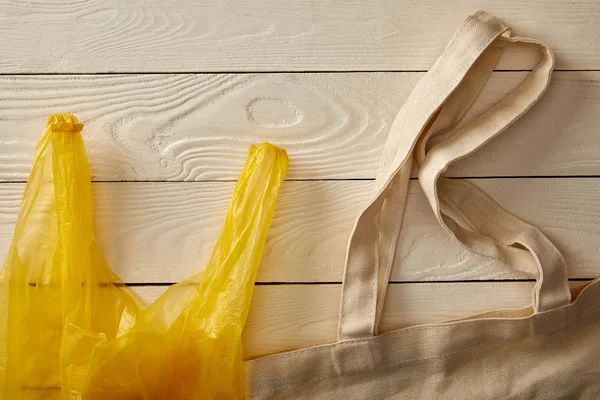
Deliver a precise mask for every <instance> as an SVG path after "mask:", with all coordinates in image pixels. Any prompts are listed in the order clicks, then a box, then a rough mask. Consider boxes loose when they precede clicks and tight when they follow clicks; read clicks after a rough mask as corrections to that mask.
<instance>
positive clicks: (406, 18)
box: [0, 0, 600, 73]
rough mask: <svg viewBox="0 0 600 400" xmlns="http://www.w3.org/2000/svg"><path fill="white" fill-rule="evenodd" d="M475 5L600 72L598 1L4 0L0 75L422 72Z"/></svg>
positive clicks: (511, 63)
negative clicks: (175, 72) (155, 72)
mask: <svg viewBox="0 0 600 400" xmlns="http://www.w3.org/2000/svg"><path fill="white" fill-rule="evenodd" d="M479 9H484V10H486V11H489V12H491V13H494V14H496V15H497V16H499V17H500V18H502V19H503V20H504V21H505V22H507V23H508V24H510V25H513V26H515V27H516V28H517V32H518V33H519V34H521V35H524V36H527V35H531V36H533V37H535V38H538V39H542V40H545V41H547V42H548V43H549V44H550V45H551V46H552V48H553V49H554V50H555V51H556V52H557V53H558V55H559V56H558V58H557V67H558V68H562V69H574V68H575V69H582V68H599V67H600V50H598V46H597V43H598V40H599V38H600V33H599V32H598V29H597V24H598V19H599V18H600V3H598V2H597V1H596V0H574V1H569V2H562V1H545V0H531V1H526V2H523V1H521V0H507V1H501V2H499V1H494V0H465V1H459V2H457V1H450V0H424V1H418V2H413V1H397V0H368V1H354V0H344V1H334V0H326V1H309V0H285V1H277V2H273V1H270V0H253V1H246V0H236V1H221V0H210V1H202V2H198V1H182V0H130V1H120V0H109V1H106V0H102V1H100V0H86V1H74V0H69V1H57V0H50V1H33V0H25V1H18V2H17V1H9V0H3V1H1V2H0V20H1V21H2V23H1V24H0V27H1V28H0V36H1V38H2V46H0V60H1V61H0V72H9V73H31V72H33V73H39V72H78V73H81V72H111V71H115V72H154V71H163V72H165V71H190V72H195V71H282V70H283V71H291V70H297V71H308V70H312V71H315V70H317V71H340V70H344V71H348V70H350V71H356V70H363V71H364V70H415V69H417V70H423V69H427V68H429V67H430V66H431V64H432V63H433V61H434V60H435V59H436V58H437V57H438V55H439V54H440V53H441V51H442V50H443V48H444V46H445V45H446V44H447V43H448V41H449V39H450V37H451V35H452V33H453V32H454V30H455V29H456V27H457V26H458V24H459V23H460V22H461V21H462V20H463V19H464V18H465V17H466V16H467V15H469V14H473V13H474V12H475V11H477V10H479ZM529 65H530V64H528V63H527V60H526V59H523V57H519V56H518V55H515V54H514V55H512V57H508V58H507V59H506V61H505V62H503V63H502V65H501V66H500V67H501V68H517V69H521V68H524V67H527V66H529Z"/></svg>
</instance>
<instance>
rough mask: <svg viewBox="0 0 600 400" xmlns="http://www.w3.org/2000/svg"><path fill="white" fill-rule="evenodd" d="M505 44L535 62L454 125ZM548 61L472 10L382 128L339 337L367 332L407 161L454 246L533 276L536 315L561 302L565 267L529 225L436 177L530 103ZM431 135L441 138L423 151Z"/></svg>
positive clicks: (544, 81)
mask: <svg viewBox="0 0 600 400" xmlns="http://www.w3.org/2000/svg"><path fill="white" fill-rule="evenodd" d="M507 46H525V47H528V48H534V49H536V50H538V51H539V52H540V56H541V58H540V61H539V63H538V65H537V66H536V67H535V68H534V69H533V71H532V72H531V73H530V74H529V76H528V77H527V78H526V79H525V80H524V81H523V82H522V83H521V84H520V85H519V87H517V88H516V89H515V90H514V91H513V92H512V93H510V94H509V95H508V96H507V97H506V98H505V99H503V100H502V101H500V102H499V103H498V104H496V105H494V106H492V107H491V108H490V109H489V110H487V111H486V112H484V113H483V114H481V115H480V116H479V117H477V118H476V119H475V120H473V121H472V122H470V123H469V124H467V125H466V126H464V127H458V128H457V125H458V123H459V122H460V121H461V119H462V118H463V117H464V115H465V114H466V113H467V111H468V110H469V109H470V108H471V106H472V105H473V103H474V102H475V100H476V99H477V98H478V96H479V94H480V92H481V91H482V89H483V87H484V86H485V83H486V82H487V81H488V79H489V78H490V76H491V74H492V72H493V70H494V68H495V66H496V65H497V63H498V61H499V60H500V57H501V54H502V49H503V48H504V47H507ZM553 63H554V58H553V55H552V52H551V50H550V49H549V48H548V46H547V45H545V44H544V43H542V42H539V41H537V40H532V39H524V38H520V37H512V36H510V32H509V30H508V27H507V26H506V25H505V24H504V23H503V22H502V21H500V20H499V19H497V18H496V17H494V16H492V15H490V14H487V13H484V12H479V13H477V14H475V15H473V16H471V17H469V18H467V19H466V20H465V21H464V22H463V24H462V25H461V26H460V27H459V29H458V30H457V31H456V33H455V34H454V37H453V38H452V40H451V41H450V43H449V44H448V46H447V47H446V49H445V51H444V53H443V54H442V55H441V56H440V58H438V60H437V61H436V62H435V64H434V65H433V66H432V68H431V69H430V70H429V71H428V72H427V73H426V74H425V75H424V77H423V78H422V79H421V80H420V81H419V83H418V84H417V85H416V87H415V89H414V90H413V92H412V93H411V95H410V96H409V98H408V99H407V101H406V102H405V104H404V106H403V107H402V109H401V110H400V112H399V113H398V115H397V116H396V119H395V120H394V123H393V124H392V127H391V129H390V134H389V136H388V140H387V141H386V144H385V146H384V151H383V155H382V159H381V164H380V168H379V171H378V174H377V179H376V184H375V194H374V197H373V199H372V201H371V202H370V203H369V204H368V205H367V207H366V208H365V209H364V211H363V212H362V213H361V215H360V216H359V217H358V219H357V221H356V224H355V226H354V230H353V232H352V236H351V238H350V242H349V247H348V253H347V259H346V269H345V272H344V284H343V287H342V303H341V310H340V325H339V332H338V338H339V339H340V340H349V339H356V338H362V337H370V336H373V335H376V334H377V325H378V322H379V318H380V315H381V310H382V307H383V301H384V298H385V293H386V289H387V284H388V280H389V274H390V271H391V267H392V264H393V259H394V255H395V250H396V244H397V241H398V236H399V234H400V228H401V225H402V217H403V214H404V208H405V204H406V196H407V190H408V183H409V179H410V172H411V168H412V165H413V162H414V163H416V164H417V165H418V166H420V169H419V182H420V184H421V187H422V189H423V191H424V192H425V195H426V197H427V199H428V201H429V203H430V204H431V206H432V209H433V211H434V213H435V215H436V217H437V218H438V220H439V222H440V224H441V225H442V226H443V227H444V228H445V229H446V230H447V231H448V232H449V233H450V234H451V235H452V236H453V237H454V238H455V239H457V241H458V242H459V243H460V244H461V245H462V246H464V247H466V248H467V249H469V250H470V251H473V252H475V253H479V254H481V255H483V256H485V257H490V258H494V259H498V260H501V261H503V262H504V263H506V264H508V265H510V266H511V267H513V268H514V269H516V270H519V271H522V272H525V273H529V274H531V276H532V277H536V280H537V284H536V286H535V288H534V292H533V307H534V310H535V311H536V312H541V311H546V310H550V309H553V308H556V307H559V306H562V305H565V304H568V303H569V302H570V301H571V295H570V291H569V287H568V280H567V274H566V265H565V261H564V259H563V257H562V256H561V255H560V253H559V252H558V250H557V249H556V248H555V247H554V245H552V243H551V242H550V241H549V240H548V239H547V238H546V237H545V236H544V235H543V234H542V233H541V232H540V231H539V230H538V229H536V228H535V227H533V226H531V225H529V224H528V223H526V222H524V221H522V220H520V219H519V218H517V217H516V216H514V215H512V214H510V213H509V212H508V211H506V210H504V209H502V208H501V207H500V206H499V205H497V204H496V203H495V202H494V201H493V200H492V199H490V198H489V197H488V196H487V195H485V194H484V193H482V192H481V191H480V190H479V189H477V188H476V187H475V186H473V185H470V184H469V183H467V182H464V181H459V180H450V179H445V178H441V177H440V176H441V174H442V173H443V172H444V171H445V170H446V169H447V167H448V166H449V165H450V164H451V163H452V162H454V161H457V160H459V159H461V158H464V157H466V156H467V155H469V154H471V153H472V152H474V151H476V150H477V149H479V148H480V147H481V146H483V145H484V144H485V143H487V142H489V141H490V140H491V139H492V138H493V137H495V136H496V135H497V134H499V133H500V132H502V131H504V130H505V129H506V128H507V127H508V126H509V125H511V124H512V123H513V122H514V121H516V120H517V119H518V118H519V117H520V116H521V115H523V114H524V113H525V112H526V111H527V110H528V109H529V108H530V107H531V106H532V105H533V104H535V103H536V102H537V100H538V99H539V98H540V96H541V95H542V94H543V92H544V91H545V89H546V87H547V85H548V83H549V79H550V75H551V73H552V68H553ZM432 136H439V137H441V138H443V139H444V140H443V141H441V143H439V144H438V145H436V146H434V147H433V148H432V149H431V150H430V151H427V142H428V140H429V138H430V137H432Z"/></svg>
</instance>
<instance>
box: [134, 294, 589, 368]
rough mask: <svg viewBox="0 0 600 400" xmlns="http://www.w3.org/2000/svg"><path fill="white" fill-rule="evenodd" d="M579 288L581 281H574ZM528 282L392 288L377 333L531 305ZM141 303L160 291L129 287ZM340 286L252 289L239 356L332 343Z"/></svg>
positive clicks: (335, 326)
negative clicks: (250, 304) (242, 353)
mask: <svg viewBox="0 0 600 400" xmlns="http://www.w3.org/2000/svg"><path fill="white" fill-rule="evenodd" d="M577 284H581V282H577ZM532 288H533V282H510V283H508V282H502V283H500V282H491V283H490V282H485V283H475V282H470V283H418V284H392V285H390V287H389V289H388V294H387V298H386V306H385V308H384V311H383V316H382V321H381V330H382V332H386V331H390V330H394V329H399V328H403V327H407V326H412V325H420V324H427V323H433V322H439V321H444V320H449V319H455V318H460V317H465V316H469V315H472V314H478V313H481V312H486V311H492V310H496V309H518V308H523V307H527V306H529V305H530V304H531V291H532ZM132 289H133V290H134V291H135V292H136V293H138V294H139V295H140V296H141V297H142V299H143V300H144V301H145V302H146V303H150V302H152V301H154V299H156V298H157V297H158V296H159V295H160V294H162V293H163V292H164V290H166V288H165V287H156V286H153V287H152V286H145V287H134V288H132ZM340 292H341V285H275V286H257V287H256V288H255V290H254V295H253V298H252V306H251V308H250V314H249V316H248V321H247V323H246V328H245V331H244V337H243V346H244V348H243V349H244V357H245V358H255V357H259V356H261V355H265V354H269V353H276V352H280V351H285V350H291V349H294V348H299V347H306V346H311V345H315V344H319V343H324V342H328V341H331V340H335V338H336V334H337V324H338V315H339V306H340Z"/></svg>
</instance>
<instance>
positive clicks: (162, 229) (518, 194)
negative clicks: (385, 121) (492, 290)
mask: <svg viewBox="0 0 600 400" xmlns="http://www.w3.org/2000/svg"><path fill="white" fill-rule="evenodd" d="M474 183H475V184H477V185H478V186H480V187H481V188H482V189H484V190H485V191H486V192H488V193H489V194H490V195H491V196H492V197H494V198H495V199H496V200H497V201H498V202H499V203H500V204H501V205H502V206H504V207H505V208H507V209H508V210H510V211H513V212H515V213H516V214H517V215H519V216H521V217H523V218H525V219H526V220H529V221H530V222H532V223H534V224H536V225H538V226H539V227H540V228H541V229H542V230H543V231H544V232H545V233H546V234H547V235H548V237H549V238H550V239H551V240H552V241H554V242H555V243H556V245H557V246H558V248H559V249H560V250H561V251H562V252H563V253H564V255H565V257H566V259H567V262H568V264H569V267H570V269H569V275H570V277H572V278H588V277H596V276H600V262H598V259H599V251H598V240H599V236H600V206H599V203H598V198H600V180H599V179H591V178H586V179H478V180H474ZM371 185H372V182H371V181H350V182H346V181H316V182H304V181H302V182H286V183H285V184H284V186H283V189H282V192H281V196H280V199H279V200H280V201H279V203H278V205H277V212H276V215H275V219H274V222H273V225H272V227H271V230H270V231H269V237H268V241H267V246H266V249H265V253H264V257H263V263H262V267H261V269H260V271H259V275H258V280H259V281H261V282H340V281H341V280H342V272H343V266H344V259H345V253H346V247H347V241H348V236H349V234H350V231H351V229H352V225H353V223H354V219H355V217H356V216H357V214H358V212H359V211H360V209H361V207H363V205H364V204H365V203H366V202H367V201H368V198H369V196H370V193H371ZM232 190H233V182H204V183H139V182H138V183H96V184H94V199H95V212H96V214H95V217H96V235H97V238H98V241H99V243H100V245H101V248H102V251H103V254H104V255H105V257H106V259H107V261H108V264H109V265H110V266H111V267H112V268H113V269H114V271H115V272H116V273H117V274H118V275H119V276H120V277H121V278H122V279H124V280H125V281H126V282H177V281H180V280H182V279H184V278H186V277H188V276H189V275H192V274H193V273H195V272H197V271H200V270H202V269H203V266H204V265H205V263H206V262H207V260H208V257H209V255H210V252H211V250H212V246H213V244H214V241H215V240H216V237H217V235H218V232H219V230H220V227H221V224H222V220H223V218H224V215H225V211H226V209H227V206H228V203H229V199H230V196H231V193H232ZM22 191H23V184H1V185H0V255H4V254H6V251H7V249H8V246H9V243H10V239H11V236H12V229H13V226H14V222H15V220H16V215H17V211H18V206H19V200H20V198H21V194H22ZM509 278H527V276H524V275H522V274H519V273H515V272H514V271H512V270H510V269H509V268H508V267H507V266H506V265H503V264H500V263H498V262H490V261H489V260H487V259H484V258H483V257H480V256H475V255H472V254H470V253H468V252H467V251H466V250H464V249H463V248H462V247H461V246H459V245H457V244H456V243H455V242H453V241H451V240H450V238H449V237H448V234H447V233H446V232H445V231H444V230H443V229H442V228H440V227H439V225H438V223H437V221H436V220H435V218H434V217H433V214H432V212H431V210H430V207H429V204H428V203H427V202H426V200H425V198H424V197H423V195H422V193H421V190H420V188H419V186H418V183H417V182H416V181H412V183H411V186H410V190H409V200H408V207H407V212H406V216H405V221H404V224H403V231H402V235H401V238H400V243H399V253H398V256H397V257H396V265H395V268H394V271H393V274H392V279H393V280H395V281H420V280H471V279H509Z"/></svg>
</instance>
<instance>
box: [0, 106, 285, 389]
mask: <svg viewBox="0 0 600 400" xmlns="http://www.w3.org/2000/svg"><path fill="white" fill-rule="evenodd" d="M82 127H83V126H82V125H81V124H79V123H78V121H77V119H76V118H75V116H73V115H55V116H52V117H51V118H50V119H49V121H48V125H47V127H46V130H45V132H44V134H43V136H42V138H41V139H40V142H39V144H38V147H37V150H36V156H35V161H34V165H33V168H32V172H31V175H30V178H29V180H28V182H27V186H26V189H25V194H24V197H23V201H22V204H21V210H20V213H19V217H18V220H17V224H16V228H15V233H14V238H13V242H12V244H11V247H10V249H9V253H8V256H7V258H6V260H5V262H4V266H3V269H2V271H1V272H0V398H1V399H10V400H18V399H52V398H57V399H58V398H63V399H217V398H218V399H236V398H243V373H242V362H241V333H242V329H243V326H244V323H245V319H246V315H247V312H248V308H249V305H250V298H251V296H252V290H253V283H254V279H255V276H256V272H257V269H258V266H259V264H260V258H261V255H262V251H263V248H264V244H265V239H266V233H267V229H268V227H269V225H270V223H271V220H272V218H273V213H274V209H275V202H276V198H277V195H278V193H279V189H280V186H281V183H282V181H283V178H284V176H285V173H286V171H287V165H288V158H287V154H286V153H285V151H284V150H282V149H278V148H276V147H275V146H273V145H270V144H267V143H265V144H262V145H260V146H258V147H252V148H251V149H250V155H249V157H248V159H247V161H246V165H245V167H244V170H243V171H242V174H241V176H240V178H239V180H238V183H237V185H236V187H235V190H234V194H233V199H232V201H231V205H230V207H229V210H228V212H227V216H226V219H225V224H224V226H223V230H222V232H221V234H220V236H219V239H218V241H217V244H216V245H215V248H214V250H213V253H212V256H211V258H210V261H209V263H208V266H207V267H206V269H205V271H204V273H203V274H198V275H195V276H193V277H191V278H189V279H187V280H185V281H183V282H180V283H179V284H177V285H174V286H172V287H170V288H169V289H168V290H167V291H166V292H165V293H164V294H163V295H162V296H161V297H160V298H159V299H157V300H156V302H154V303H153V304H152V305H150V306H148V307H145V306H144V305H143V304H142V302H141V301H140V300H139V299H138V298H137V297H136V296H135V295H134V294H133V292H131V290H130V289H129V288H127V287H126V286H125V285H124V284H123V283H122V282H121V281H120V280H119V279H118V278H117V277H116V276H115V275H114V274H113V273H112V272H111V271H110V269H109V268H108V267H107V265H106V264H105V262H104V260H103V258H102V256H101V254H100V252H99V250H98V246H97V244H96V241H95V238H94V233H93V225H92V219H93V218H92V195H91V183H90V175H89V167H88V163H87V157H86V155H85V148H84V146H83V142H82V139H81V135H80V131H81V129H82ZM165 268H168V266H165Z"/></svg>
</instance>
